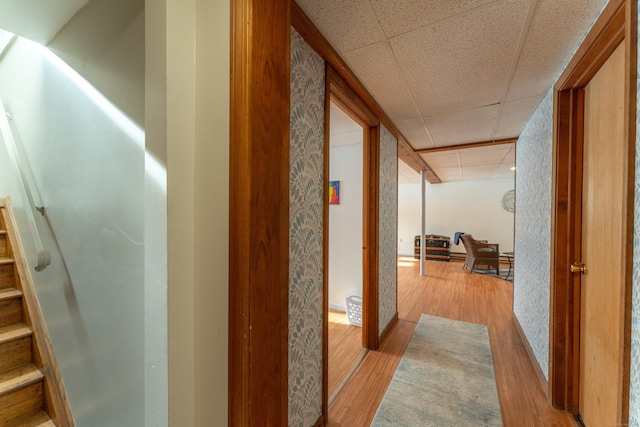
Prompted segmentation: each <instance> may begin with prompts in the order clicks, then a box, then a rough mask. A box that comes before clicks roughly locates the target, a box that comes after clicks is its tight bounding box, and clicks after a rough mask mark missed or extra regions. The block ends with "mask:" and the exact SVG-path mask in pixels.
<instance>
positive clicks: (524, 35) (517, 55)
mask: <svg viewBox="0 0 640 427" xmlns="http://www.w3.org/2000/svg"><path fill="white" fill-rule="evenodd" d="M537 6H538V0H531V2H530V3H529V10H528V11H527V18H526V19H525V21H524V25H523V26H522V31H521V32H520V37H519V38H518V46H517V47H516V51H515V55H514V57H513V62H512V63H511V69H510V70H509V77H507V81H506V82H505V85H504V90H503V91H502V97H501V98H500V110H499V111H498V119H497V120H496V127H495V128H493V132H492V133H491V139H495V138H496V130H497V129H498V125H499V124H500V118H501V117H502V112H503V111H504V104H505V102H506V99H507V94H508V93H509V88H510V87H511V83H512V82H513V76H514V75H515V73H516V67H517V66H518V62H520V57H521V56H522V50H523V48H524V43H525V41H526V39H527V34H529V27H531V22H532V21H533V15H534V14H535V12H536V7H537ZM499 166H500V165H498V166H497V167H496V170H497V168H498V167H499ZM494 173H495V171H494Z"/></svg>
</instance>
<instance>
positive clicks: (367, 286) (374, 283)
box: [322, 63, 380, 419]
mask: <svg viewBox="0 0 640 427" xmlns="http://www.w3.org/2000/svg"><path fill="white" fill-rule="evenodd" d="M325 70H326V73H325V82H326V85H325V110H324V111H325V120H324V188H325V197H324V229H323V235H324V255H323V267H324V272H325V273H324V275H323V316H322V318H323V325H322V328H323V331H322V332H323V340H322V354H323V360H324V361H325V363H323V367H322V378H323V381H322V383H323V384H322V402H323V411H324V415H325V419H326V417H327V413H328V412H327V411H328V401H329V384H328V381H329V370H328V360H329V312H328V310H329V274H328V271H329V196H328V189H329V158H330V148H331V147H330V131H331V129H330V127H331V124H330V122H331V121H330V117H331V114H330V110H331V102H334V103H335V104H337V105H338V106H339V107H340V108H341V109H342V110H343V111H344V112H345V113H346V114H347V115H348V116H349V117H351V118H352V119H353V120H354V121H355V122H356V123H358V124H359V125H360V126H362V128H363V144H362V153H363V156H362V167H363V174H362V175H363V179H362V188H363V195H362V196H363V197H362V230H363V232H362V346H363V347H365V348H367V349H370V350H377V349H378V346H379V343H380V342H379V338H380V335H379V334H378V329H379V325H378V322H379V320H378V310H379V302H378V286H379V274H378V264H379V261H378V260H379V249H380V248H379V235H380V233H379V223H380V218H379V216H380V209H379V205H380V196H379V193H380V121H379V119H378V117H377V116H376V115H375V114H374V113H373V112H372V111H371V110H370V109H369V108H368V107H367V106H366V104H365V103H364V102H363V101H362V100H361V99H360V97H358V96H357V95H356V94H355V92H354V91H353V90H352V89H351V88H350V87H349V85H348V84H347V83H346V82H345V81H344V80H343V79H342V78H341V77H340V76H339V75H338V73H337V72H336V71H335V70H334V69H333V67H332V66H331V65H329V64H328V63H325Z"/></svg>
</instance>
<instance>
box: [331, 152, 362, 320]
mask: <svg viewBox="0 0 640 427" xmlns="http://www.w3.org/2000/svg"><path fill="white" fill-rule="evenodd" d="M362 149H363V148H362V144H354V145H347V146H342V147H333V148H331V157H330V172H329V180H331V181H340V204H339V205H329V307H330V308H333V309H335V310H341V311H346V306H345V296H346V295H347V294H348V293H350V292H353V291H360V292H362Z"/></svg>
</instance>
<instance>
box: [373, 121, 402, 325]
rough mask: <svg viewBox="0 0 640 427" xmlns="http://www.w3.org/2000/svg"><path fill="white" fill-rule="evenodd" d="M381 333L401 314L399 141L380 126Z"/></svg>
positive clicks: (379, 315)
mask: <svg viewBox="0 0 640 427" xmlns="http://www.w3.org/2000/svg"><path fill="white" fill-rule="evenodd" d="M379 209H380V229H379V233H380V242H379V246H380V253H379V255H378V256H379V261H378V263H379V272H378V278H379V283H380V285H379V294H378V300H379V307H380V309H379V310H380V311H379V313H378V324H379V333H380V332H382V331H383V330H384V328H386V327H387V325H388V324H389V322H390V321H391V319H392V318H393V316H394V315H395V314H396V311H397V294H398V292H397V289H398V275H397V263H398V262H397V250H398V244H397V234H398V141H397V140H396V139H395V137H394V136H393V135H392V134H391V133H390V132H389V131H388V130H387V129H386V128H385V127H384V126H382V125H380V207H379Z"/></svg>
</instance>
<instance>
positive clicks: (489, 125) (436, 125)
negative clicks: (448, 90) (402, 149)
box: [425, 105, 500, 146]
mask: <svg viewBox="0 0 640 427" xmlns="http://www.w3.org/2000/svg"><path fill="white" fill-rule="evenodd" d="M499 111H500V106H499V105H492V106H489V107H482V108H476V109H473V110H466V111H460V112H457V113H447V114H440V115H437V116H431V117H425V122H426V124H427V128H428V129H429V132H430V133H431V137H432V138H433V140H434V141H435V143H436V146H445V145H454V144H462V143H466V142H479V141H488V140H490V139H491V135H492V134H493V130H494V128H495V126H496V123H497V120H498V113H499Z"/></svg>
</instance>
